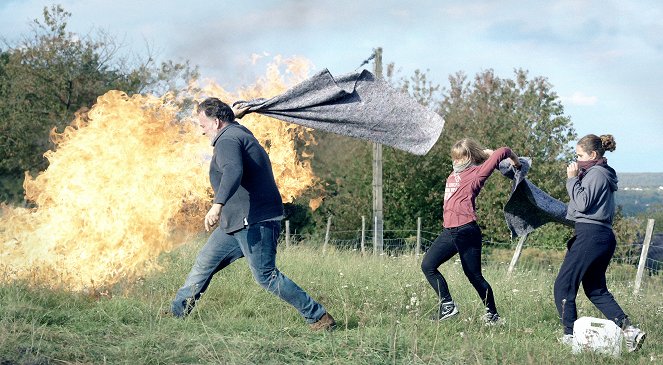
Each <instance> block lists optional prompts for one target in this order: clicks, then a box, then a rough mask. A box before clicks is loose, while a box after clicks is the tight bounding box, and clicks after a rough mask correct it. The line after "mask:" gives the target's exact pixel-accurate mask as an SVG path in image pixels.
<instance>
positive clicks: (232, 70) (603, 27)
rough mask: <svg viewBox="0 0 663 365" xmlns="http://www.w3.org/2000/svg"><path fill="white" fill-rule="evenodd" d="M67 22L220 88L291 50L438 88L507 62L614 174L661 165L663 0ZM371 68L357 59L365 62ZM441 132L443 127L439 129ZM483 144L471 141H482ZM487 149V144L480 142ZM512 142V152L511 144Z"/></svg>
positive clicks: (9, 23)
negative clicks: (557, 104) (540, 89)
mask: <svg viewBox="0 0 663 365" xmlns="http://www.w3.org/2000/svg"><path fill="white" fill-rule="evenodd" d="M51 4H53V3H52V2H49V1H43V0H0V37H2V38H4V39H5V40H6V41H9V42H10V43H11V42H15V41H18V40H19V39H20V37H21V36H22V35H25V34H28V33H29V32H30V30H31V28H30V22H31V21H32V20H33V19H41V16H42V15H41V14H42V10H43V8H44V7H45V6H50V5H51ZM58 4H61V5H62V6H63V7H64V8H65V9H66V10H67V11H69V12H70V13H72V16H71V18H70V20H69V30H70V31H72V32H76V33H81V34H87V33H90V32H91V31H92V30H94V29H100V30H103V31H105V32H107V33H109V34H110V35H112V36H114V37H116V39H118V40H119V41H121V42H122V43H123V44H124V45H125V48H124V49H127V50H130V51H131V52H135V53H141V52H143V53H146V51H147V49H148V47H149V49H150V50H151V51H152V52H153V53H155V54H156V56H157V59H160V60H167V59H169V60H174V61H177V62H182V61H185V60H189V61H190V62H191V64H193V65H198V66H199V67H200V72H201V76H202V77H203V78H209V79H212V80H214V81H216V82H217V83H218V84H220V85H222V86H224V87H225V88H226V89H229V90H233V89H234V88H237V87H241V85H243V84H252V83H254V82H255V79H256V77H257V76H259V75H264V73H265V68H264V65H262V66H261V64H260V62H258V64H253V63H252V60H253V59H255V57H254V56H255V55H261V56H263V59H265V60H269V59H271V58H273V57H274V56H276V55H281V56H283V57H293V56H298V57H304V58H306V59H308V60H310V62H311V63H312V64H313V66H314V67H313V69H312V72H314V71H317V70H320V69H324V68H327V69H329V70H330V71H331V72H332V74H334V75H338V74H344V73H348V72H352V71H355V70H356V69H357V68H358V67H359V66H360V64H361V63H362V62H363V61H364V60H365V59H366V58H368V57H369V56H370V55H371V54H372V53H373V50H374V49H375V48H377V47H381V48H382V49H383V62H384V63H385V64H387V63H394V64H395V66H396V69H397V70H399V75H401V76H409V75H411V74H413V72H414V70H417V69H420V70H422V71H426V72H427V75H428V78H429V80H431V81H432V82H434V83H436V84H439V85H440V86H441V87H447V86H448V77H449V75H451V74H454V73H456V72H458V71H462V72H464V73H465V74H466V75H468V76H469V77H470V78H471V77H472V76H474V75H476V74H477V73H479V72H482V71H485V70H489V69H492V70H494V72H495V74H496V75H497V76H498V77H500V78H512V77H513V75H514V73H513V72H514V70H515V69H524V70H527V71H528V72H529V76H530V78H534V77H538V76H542V77H545V78H547V79H548V81H549V82H550V83H551V84H552V85H553V91H555V92H556V93H557V94H558V95H559V97H560V99H561V101H562V103H563V105H564V111H565V115H566V116H569V117H570V118H571V121H572V123H573V126H574V128H575V130H576V132H577V134H578V137H581V136H584V135H586V134H589V133H593V134H597V135H601V134H612V135H614V137H615V140H616V142H617V150H616V151H614V152H607V153H606V157H607V158H608V161H609V163H610V165H611V166H613V167H614V168H615V170H617V172H658V173H661V172H663V158H661V157H657V156H658V153H659V152H660V147H661V141H662V140H663V94H662V93H661V92H660V91H661V85H660V84H661V82H662V81H663V67H661V65H663V37H662V36H660V35H661V34H663V22H661V21H660V19H663V2H661V1H660V0H632V1H623V0H616V1H615V0H596V1H593V0H547V1H539V0H530V1H525V0H520V1H516V0H502V1H490V0H458V1H457V0H428V1H424V0H409V1H390V0H366V1H362V0H334V1H314V0H309V1H307V0H281V1H269V0H263V1H256V0H226V1H214V0H202V1H201V0H188V1H175V0H160V1H144V0H112V1H111V0H60V1H59V2H58ZM369 69H370V68H369ZM443 137H444V134H442V138H443ZM482 142H483V141H482ZM484 144H487V145H488V147H498V146H489V142H484ZM516 152H517V151H516Z"/></svg>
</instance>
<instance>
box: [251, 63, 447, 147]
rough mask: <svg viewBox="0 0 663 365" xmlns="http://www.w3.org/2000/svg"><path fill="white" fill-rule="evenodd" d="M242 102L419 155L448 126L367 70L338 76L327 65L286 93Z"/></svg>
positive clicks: (261, 111)
mask: <svg viewBox="0 0 663 365" xmlns="http://www.w3.org/2000/svg"><path fill="white" fill-rule="evenodd" d="M243 103H246V104H248V106H249V109H248V111H247V112H254V113H259V114H262V115H266V116H270V117H273V118H276V119H280V120H283V121H286V122H289V123H294V124H298V125H302V126H305V127H309V128H313V129H321V130H324V131H328V132H332V133H336V134H341V135H346V136H350V137H355V138H361V139H366V140H369V141H374V142H378V143H382V144H385V145H388V146H392V147H395V148H398V149H401V150H404V151H407V152H410V153H414V154H417V155H424V154H426V153H427V152H428V151H429V150H430V149H431V148H432V147H433V145H434V144H435V142H436V141H437V139H438V137H439V136H440V133H442V128H443V127H444V119H442V117H440V116H439V115H438V114H437V113H435V112H433V111H430V110H428V109H426V108H424V107H423V106H422V105H420V104H419V103H418V102H417V101H416V100H414V99H412V98H411V97H409V96H408V95H406V94H404V93H401V92H399V91H397V90H395V89H393V88H392V87H391V86H389V84H387V82H385V81H383V80H380V79H377V78H375V76H373V74H371V73H370V72H368V71H366V70H363V71H361V72H355V73H350V74H346V75H342V76H340V77H337V78H334V77H333V76H332V75H331V73H330V72H329V71H328V70H326V69H325V70H322V71H320V72H319V73H318V74H316V75H314V76H313V77H311V78H309V79H307V80H305V81H303V82H301V83H300V84H298V85H296V86H294V87H292V88H291V89H289V90H287V91H286V92H285V93H283V94H281V95H278V96H276V97H273V98H271V99H254V100H250V101H248V102H243Z"/></svg>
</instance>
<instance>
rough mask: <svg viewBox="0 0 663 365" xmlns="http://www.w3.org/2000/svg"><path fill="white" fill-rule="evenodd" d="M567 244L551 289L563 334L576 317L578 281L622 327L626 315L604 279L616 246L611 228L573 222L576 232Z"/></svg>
mask: <svg viewBox="0 0 663 365" xmlns="http://www.w3.org/2000/svg"><path fill="white" fill-rule="evenodd" d="M574 240H575V241H574ZM569 244H570V245H571V246H570V248H569V250H568V251H567V252H566V256H565V257H564V262H563V263H562V267H560V269H559V274H557V279H556V280H555V288H554V291H555V305H556V306H557V311H558V312H559V316H560V318H561V321H562V324H563V325H564V334H573V322H575V320H576V319H577V318H578V313H577V312H576V296H577V295H578V289H579V288H580V283H581V282H582V287H583V289H584V290H585V294H586V295H587V297H588V298H589V300H590V301H591V302H592V303H593V304H594V305H595V306H596V308H598V309H599V310H600V311H601V313H603V315H604V316H605V317H606V318H608V319H610V320H612V321H614V322H615V323H616V324H617V325H618V326H619V327H622V326H623V325H624V320H625V318H626V314H624V311H623V310H622V308H621V307H620V306H619V304H617V301H615V298H614V297H613V296H612V294H610V292H609V291H608V287H607V286H606V282H605V272H606V270H607V268H608V264H609V263H610V259H611V258H612V255H613V254H614V253H615V247H616V246H617V241H616V240H615V234H614V233H613V232H612V229H611V228H610V227H606V226H602V225H599V224H591V223H576V224H575V235H574V236H573V238H571V241H569Z"/></svg>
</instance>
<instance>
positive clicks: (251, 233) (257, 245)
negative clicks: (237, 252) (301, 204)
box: [233, 221, 326, 323]
mask: <svg viewBox="0 0 663 365" xmlns="http://www.w3.org/2000/svg"><path fill="white" fill-rule="evenodd" d="M280 230H281V222H279V221H265V222H259V223H255V224H252V225H250V226H248V227H247V228H245V229H243V230H241V231H239V232H235V233H234V234H233V236H234V237H236V238H237V240H238V241H239V244H240V246H241V248H242V251H243V253H244V256H245V257H246V259H247V262H248V263H249V268H250V269H251V273H252V274H253V277H254V279H255V280H256V281H257V282H258V284H260V286H262V287H263V288H265V289H266V290H267V291H269V292H270V293H272V294H274V295H276V296H278V297H279V298H281V299H282V300H284V301H285V302H287V303H289V304H290V305H292V306H293V307H295V309H297V310H298V311H299V313H300V314H301V315H302V316H303V317H304V318H305V319H306V321H307V322H308V323H315V322H316V321H318V320H319V319H321V318H322V316H323V315H324V314H325V313H326V310H325V308H324V307H323V306H322V305H321V304H319V303H317V302H315V301H314V300H313V299H311V297H310V296H309V295H308V294H307V293H306V292H305V291H304V290H302V289H301V288H300V287H299V286H297V284H295V283H294V282H293V281H292V280H290V279H289V278H288V277H287V276H285V275H283V274H282V273H281V272H280V271H279V270H278V269H277V268H276V244H277V240H278V238H279V234H280Z"/></svg>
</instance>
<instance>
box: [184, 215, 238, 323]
mask: <svg viewBox="0 0 663 365" xmlns="http://www.w3.org/2000/svg"><path fill="white" fill-rule="evenodd" d="M242 256H244V255H243V253H242V250H241V248H240V246H239V243H238V242H237V240H236V239H235V238H234V237H233V236H231V235H228V234H227V233H225V232H224V231H223V230H222V229H221V228H218V227H217V228H216V229H215V230H214V231H212V234H211V235H210V236H209V238H208V239H207V243H205V246H203V247H202V248H201V249H200V252H198V257H196V261H195V263H194V264H193V268H191V271H190V272H189V275H188V276H187V278H186V280H185V281H184V285H182V287H181V288H180V289H179V290H178V291H177V294H176V295H175V300H173V303H172V305H171V311H172V313H173V314H174V315H175V316H177V317H184V316H186V315H187V314H189V312H191V310H192V309H193V307H194V306H195V304H196V301H197V300H198V299H200V296H201V295H202V294H203V293H204V292H205V290H206V289H207V286H208V285H209V283H210V281H211V280H212V276H213V275H214V274H216V273H217V272H219V270H221V269H223V268H224V267H226V266H228V265H230V263H232V262H233V261H235V260H237V259H238V258H241V257H242Z"/></svg>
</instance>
